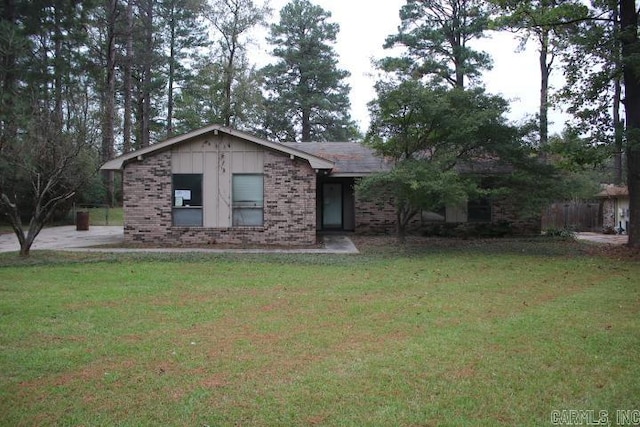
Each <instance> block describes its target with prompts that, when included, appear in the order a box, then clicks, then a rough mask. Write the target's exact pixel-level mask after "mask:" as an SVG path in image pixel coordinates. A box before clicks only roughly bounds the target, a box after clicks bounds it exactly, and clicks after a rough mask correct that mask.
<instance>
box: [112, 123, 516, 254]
mask: <svg viewBox="0 0 640 427" xmlns="http://www.w3.org/2000/svg"><path fill="white" fill-rule="evenodd" d="M390 167H391V166H390V165H389V164H388V163H387V162H386V161H385V160H383V159H381V158H380V157H377V156H376V155H375V154H374V153H373V151H372V150H371V149H369V148H368V147H365V146H363V145H361V144H358V143H353V142H333V143H287V144H281V143H276V142H271V141H267V140H264V139H260V138H257V137H255V136H252V135H249V134H247V133H244V132H240V131H237V130H234V129H230V128H227V127H223V126H219V125H211V126H207V127H204V128H202V129H198V130H195V131H193V132H190V133H187V134H184V135H180V136H176V137H173V138H170V139H167V140H165V141H162V142H159V143H157V144H154V145H152V146H149V147H145V148H143V149H140V150H137V151H134V152H131V153H127V154H124V155H122V156H120V157H117V158H115V159H113V160H111V161H109V162H107V163H105V164H104V165H103V166H102V168H101V169H102V170H113V171H121V172H122V185H123V207H124V235H125V242H127V243H148V244H167V243H170V244H187V245H188V244H200V245H202V244H208V245H211V244H216V243H228V244H246V243H252V244H263V245H310V244H315V243H316V235H317V232H319V231H350V232H357V233H391V232H394V230H395V210H394V208H393V206H391V205H390V204H389V203H373V202H365V201H362V200H358V198H357V197H356V194H355V191H354V187H355V183H356V181H357V180H358V179H359V178H362V177H363V176H367V175H369V174H372V173H375V172H379V171H383V170H388V169H389V168H390ZM494 205H495V204H494ZM494 205H492V204H486V203H485V204H482V203H481V204H478V203H469V205H468V206H463V207H448V208H447V209H446V210H443V212H440V213H425V214H424V215H423V216H422V217H421V218H420V217H418V218H416V220H415V221H414V224H413V228H418V227H419V226H420V225H421V224H422V223H423V222H424V221H428V222H432V221H442V222H467V221H476V220H479V221H485V222H491V221H496V220H501V219H503V218H506V217H508V216H509V215H511V213H509V212H508V209H507V210H505V209H504V207H500V206H498V205H495V206H494Z"/></svg>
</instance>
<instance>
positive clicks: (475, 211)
mask: <svg viewBox="0 0 640 427" xmlns="http://www.w3.org/2000/svg"><path fill="white" fill-rule="evenodd" d="M467 221H469V222H491V200H489V198H487V197H483V198H480V199H476V200H469V202H468V203H467Z"/></svg>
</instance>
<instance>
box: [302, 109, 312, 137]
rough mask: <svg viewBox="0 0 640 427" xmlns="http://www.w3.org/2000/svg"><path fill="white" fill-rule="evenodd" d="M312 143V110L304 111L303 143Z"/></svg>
mask: <svg viewBox="0 0 640 427" xmlns="http://www.w3.org/2000/svg"><path fill="white" fill-rule="evenodd" d="M310 141H311V110H310V109H309V108H303V109H302V142H310Z"/></svg>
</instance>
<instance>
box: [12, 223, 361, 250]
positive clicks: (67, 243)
mask: <svg viewBox="0 0 640 427" xmlns="http://www.w3.org/2000/svg"><path fill="white" fill-rule="evenodd" d="M123 240H124V230H123V229H122V227H121V226H117V227H115V226H94V225H92V226H90V227H89V230H87V231H76V227H75V226H73V225H69V226H63V227H50V228H45V229H43V230H42V231H41V232H40V234H39V235H38V237H36V240H35V242H34V243H33V246H32V247H31V249H32V250H38V249H49V250H62V251H85V252H176V253H179V252H198V253H253V254H258V253H281V254H286V253H309V254H311V253H313V254H357V253H358V249H357V248H356V247H355V245H354V244H353V242H352V241H351V239H349V238H348V237H347V236H342V235H326V236H323V237H322V240H323V242H324V247H322V248H317V249H295V248H292V249H209V248H206V249H205V248H140V249H134V248H118V247H109V248H100V247H98V246H101V245H118V244H121V243H122V242H123ZM19 250H20V245H19V244H18V239H17V238H16V236H15V234H13V233H8V234H0V252H17V251H19Z"/></svg>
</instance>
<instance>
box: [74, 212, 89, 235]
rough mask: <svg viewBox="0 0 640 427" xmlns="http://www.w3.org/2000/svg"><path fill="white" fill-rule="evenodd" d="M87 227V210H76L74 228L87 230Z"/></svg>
mask: <svg viewBox="0 0 640 427" xmlns="http://www.w3.org/2000/svg"><path fill="white" fill-rule="evenodd" d="M88 229H89V212H76V230H77V231H87V230H88Z"/></svg>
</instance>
